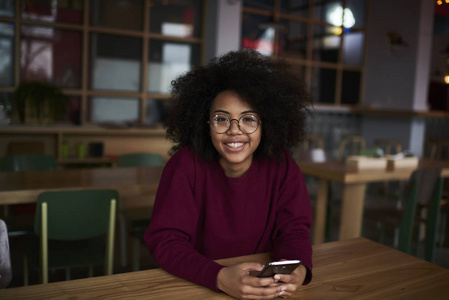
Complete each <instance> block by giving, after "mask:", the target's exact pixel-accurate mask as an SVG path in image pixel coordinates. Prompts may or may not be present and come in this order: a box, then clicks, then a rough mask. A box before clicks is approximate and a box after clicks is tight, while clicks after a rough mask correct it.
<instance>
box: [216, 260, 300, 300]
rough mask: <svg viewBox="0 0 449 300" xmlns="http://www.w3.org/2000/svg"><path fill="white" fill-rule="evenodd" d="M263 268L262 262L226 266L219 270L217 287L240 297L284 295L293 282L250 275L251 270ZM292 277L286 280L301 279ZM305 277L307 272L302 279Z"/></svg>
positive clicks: (267, 297)
mask: <svg viewBox="0 0 449 300" xmlns="http://www.w3.org/2000/svg"><path fill="white" fill-rule="evenodd" d="M262 268H263V265H261V264H260V263H242V264H238V265H234V266H232V267H225V268H223V269H221V270H220V272H218V276H217V287H218V289H220V290H221V291H223V292H225V293H226V294H228V295H230V296H232V297H235V298H238V299H274V298H276V297H279V296H282V295H283V294H284V293H285V290H286V289H288V288H289V285H290V284H292V283H290V282H289V283H288V284H275V283H276V281H275V279H274V278H273V277H267V278H258V277H255V276H252V275H250V272H251V271H261V270H262ZM304 269H305V268H304ZM291 277H294V278H292V279H288V278H286V280H290V281H293V280H295V281H298V282H299V281H300V277H299V276H291ZM304 278H305V273H304V276H303V278H302V280H304ZM280 280H282V279H280ZM278 281H279V280H278ZM301 283H302V281H301ZM293 287H294V284H292V286H291V287H290V289H293ZM296 287H297V286H296ZM296 287H294V289H296ZM293 291H294V290H293ZM290 294H291V293H290Z"/></svg>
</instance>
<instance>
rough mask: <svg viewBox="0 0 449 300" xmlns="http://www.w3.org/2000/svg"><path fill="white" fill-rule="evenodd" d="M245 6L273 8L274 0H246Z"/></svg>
mask: <svg viewBox="0 0 449 300" xmlns="http://www.w3.org/2000/svg"><path fill="white" fill-rule="evenodd" d="M243 6H245V7H250V8H258V9H268V10H273V8H274V0H244V1H243Z"/></svg>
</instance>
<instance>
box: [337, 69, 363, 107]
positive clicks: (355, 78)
mask: <svg viewBox="0 0 449 300" xmlns="http://www.w3.org/2000/svg"><path fill="white" fill-rule="evenodd" d="M359 97H360V72H354V71H343V83H342V87H341V103H342V104H356V103H358V102H359Z"/></svg>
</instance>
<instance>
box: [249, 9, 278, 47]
mask: <svg viewBox="0 0 449 300" xmlns="http://www.w3.org/2000/svg"><path fill="white" fill-rule="evenodd" d="M270 21H271V18H270V17H267V16H260V15H253V14H248V13H244V14H243V21H242V48H246V49H254V50H257V51H259V52H260V53H262V54H265V55H272V54H273V51H274V35H275V30H274V28H273V27H270V26H269V24H270Z"/></svg>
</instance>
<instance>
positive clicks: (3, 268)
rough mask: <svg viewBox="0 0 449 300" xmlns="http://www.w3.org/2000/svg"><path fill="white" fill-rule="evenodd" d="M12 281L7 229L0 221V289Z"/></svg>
mask: <svg viewBox="0 0 449 300" xmlns="http://www.w3.org/2000/svg"><path fill="white" fill-rule="evenodd" d="M11 280H12V270H11V256H10V254H9V239H8V229H7V228H6V224H5V222H4V221H3V220H1V219H0V289H3V288H6V287H7V286H8V285H9V283H10V282H11Z"/></svg>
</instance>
